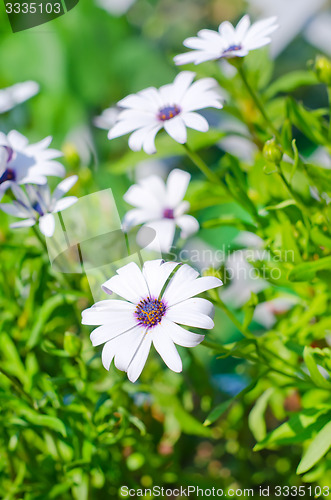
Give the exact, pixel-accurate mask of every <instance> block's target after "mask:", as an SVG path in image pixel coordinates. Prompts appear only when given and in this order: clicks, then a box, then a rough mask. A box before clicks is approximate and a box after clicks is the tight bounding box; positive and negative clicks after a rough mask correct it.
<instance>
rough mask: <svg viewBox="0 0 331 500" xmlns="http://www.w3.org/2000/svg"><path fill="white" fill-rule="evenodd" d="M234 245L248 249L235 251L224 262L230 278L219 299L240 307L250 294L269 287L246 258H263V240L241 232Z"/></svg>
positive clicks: (247, 232) (252, 234)
mask: <svg viewBox="0 0 331 500" xmlns="http://www.w3.org/2000/svg"><path fill="white" fill-rule="evenodd" d="M234 242H235V243H237V244H239V245H243V246H246V247H250V248H244V249H242V250H236V251H235V252H233V253H231V254H230V255H229V257H228V258H227V260H226V264H225V267H226V270H227V274H228V275H229V278H230V285H229V286H227V287H226V288H224V290H223V289H222V290H221V298H222V300H224V302H225V303H226V304H228V305H230V306H232V307H235V308H239V307H242V306H243V305H244V304H245V303H246V302H247V301H248V300H249V299H250V298H251V294H252V293H259V292H261V291H262V290H264V289H266V288H268V287H269V284H268V282H267V281H265V280H264V279H262V278H260V276H259V274H258V273H257V271H256V270H255V268H254V267H253V266H252V265H251V264H250V263H249V262H248V261H247V258H248V257H249V258H251V259H254V260H255V259H256V260H260V259H263V257H265V252H266V251H265V250H264V249H263V240H262V239H261V238H260V237H259V236H257V235H256V234H254V233H250V232H249V231H242V232H241V233H240V234H239V235H238V236H237V237H236V238H235V240H234Z"/></svg>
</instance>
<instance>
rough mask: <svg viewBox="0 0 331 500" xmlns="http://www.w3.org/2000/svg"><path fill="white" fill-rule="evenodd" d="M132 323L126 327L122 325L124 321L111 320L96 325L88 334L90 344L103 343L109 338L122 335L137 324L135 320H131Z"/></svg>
mask: <svg viewBox="0 0 331 500" xmlns="http://www.w3.org/2000/svg"><path fill="white" fill-rule="evenodd" d="M132 323H133V325H132V326H131V327H129V328H126V327H125V326H124V322H120V321H118V322H116V321H115V322H114V323H113V322H112V323H106V324H105V325H101V326H98V328H96V329H95V330H93V332H92V333H91V335H90V339H91V342H92V345H93V346H94V347H96V346H98V345H101V344H105V343H106V342H109V340H112V339H114V338H116V337H118V336H119V335H123V334H124V333H126V332H127V331H129V330H130V329H131V328H135V327H136V326H137V321H134V322H132Z"/></svg>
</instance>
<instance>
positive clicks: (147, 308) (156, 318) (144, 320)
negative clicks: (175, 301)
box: [134, 297, 166, 328]
mask: <svg viewBox="0 0 331 500" xmlns="http://www.w3.org/2000/svg"><path fill="white" fill-rule="evenodd" d="M165 312H166V305H165V304H164V303H163V301H162V300H159V299H153V298H152V297H147V299H143V300H141V301H140V302H139V304H138V305H137V307H136V310H135V313H134V314H135V316H136V318H137V320H138V323H139V325H141V326H145V327H147V328H151V327H153V326H155V325H157V324H158V323H160V321H161V319H162V317H163V316H164V314H165Z"/></svg>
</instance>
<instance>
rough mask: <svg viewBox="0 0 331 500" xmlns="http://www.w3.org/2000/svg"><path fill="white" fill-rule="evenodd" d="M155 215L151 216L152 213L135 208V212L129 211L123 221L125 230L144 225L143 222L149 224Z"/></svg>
mask: <svg viewBox="0 0 331 500" xmlns="http://www.w3.org/2000/svg"><path fill="white" fill-rule="evenodd" d="M152 218H153V214H151V212H150V211H148V210H147V209H146V210H143V209H140V208H135V209H133V210H129V211H128V212H127V213H126V214H125V216H124V219H123V223H122V226H123V230H124V231H126V232H127V231H129V230H130V228H132V227H134V226H138V225H139V224H142V223H143V222H147V221H149V220H152ZM157 218H158V217H157Z"/></svg>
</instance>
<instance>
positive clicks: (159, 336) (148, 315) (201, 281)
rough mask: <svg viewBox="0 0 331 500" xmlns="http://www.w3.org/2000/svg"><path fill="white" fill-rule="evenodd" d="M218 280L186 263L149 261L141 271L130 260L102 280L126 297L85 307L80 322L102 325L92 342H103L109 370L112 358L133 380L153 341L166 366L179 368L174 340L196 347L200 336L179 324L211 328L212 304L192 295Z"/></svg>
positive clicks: (110, 289)
mask: <svg viewBox="0 0 331 500" xmlns="http://www.w3.org/2000/svg"><path fill="white" fill-rule="evenodd" d="M174 271H175V272H174ZM173 272H174V274H173V275H172V277H171V278H170V275H171V274H172V273H173ZM169 278H170V280H169ZM168 280H169V281H168ZM221 285H222V282H221V280H219V279H218V278H215V277H213V276H208V277H203V278H200V277H199V273H198V272H197V271H195V270H194V269H193V268H191V267H190V266H188V265H187V264H184V265H179V264H178V263H176V262H164V261H162V260H152V261H147V262H145V263H144V266H143V269H142V271H141V270H140V268H139V267H138V266H137V264H135V263H133V262H131V263H130V264H127V265H126V266H124V267H122V268H120V269H118V271H117V274H116V275H115V276H113V277H112V278H110V279H109V280H108V281H106V282H105V283H104V284H103V285H102V288H103V290H104V291H105V292H106V293H108V294H112V293H115V294H117V295H119V296H120V297H122V298H124V299H125V300H115V299H112V300H103V301H101V302H97V303H96V304H94V305H93V306H92V307H90V308H89V309H86V310H85V311H83V313H82V323H83V324H84V325H101V326H99V327H98V328H96V329H95V330H93V332H92V333H91V341H92V344H93V345H94V346H97V345H101V344H104V347H103V350H102V363H103V365H104V367H105V368H106V369H107V370H109V367H110V364H111V362H112V360H113V359H114V361H115V366H116V368H118V369H119V370H122V371H125V372H127V375H128V378H129V380H130V381H131V382H135V381H136V380H137V379H138V377H139V376H140V374H141V372H142V370H143V368H144V366H145V363H146V360H147V357H148V354H149V351H150V348H151V345H152V344H153V345H154V347H155V349H156V350H157V352H158V353H159V354H160V356H161V357H162V359H163V361H164V362H165V364H166V365H167V366H168V368H170V370H173V371H174V372H181V371H182V361H181V358H180V356H179V354H178V352H177V349H176V347H175V344H177V345H180V346H183V347H195V346H196V345H198V344H200V342H202V341H203V339H204V335H198V334H196V333H192V332H190V331H188V330H186V329H184V328H183V327H182V326H180V325H185V326H188V327H194V328H203V329H210V328H213V326H214V322H213V320H212V316H213V310H214V308H213V305H212V303H211V302H209V301H208V300H206V299H202V298H196V297H195V295H198V294H200V293H202V292H204V291H206V290H209V289H211V288H217V287H219V286H221ZM164 287H165V289H164Z"/></svg>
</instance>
